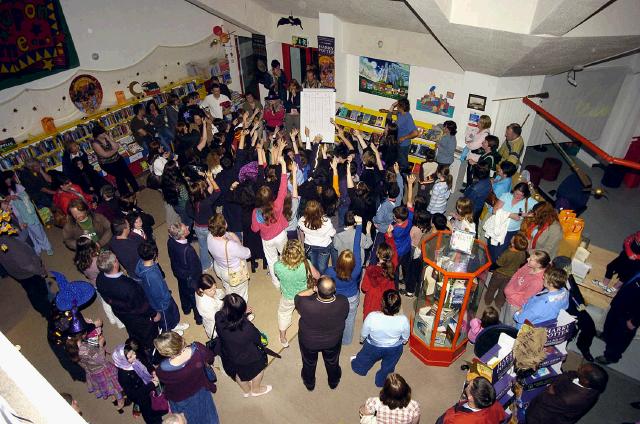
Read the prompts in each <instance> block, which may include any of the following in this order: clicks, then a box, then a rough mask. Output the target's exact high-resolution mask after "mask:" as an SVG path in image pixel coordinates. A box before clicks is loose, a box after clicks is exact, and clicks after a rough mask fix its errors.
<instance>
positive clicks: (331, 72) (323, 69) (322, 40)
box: [318, 35, 336, 88]
mask: <svg viewBox="0 0 640 424" xmlns="http://www.w3.org/2000/svg"><path fill="white" fill-rule="evenodd" d="M335 45H336V40H335V38H333V37H324V36H322V35H319V36H318V69H319V70H320V83H321V84H322V86H323V87H325V88H335V86H336V81H335V65H336V62H335V61H336V59H335Z"/></svg>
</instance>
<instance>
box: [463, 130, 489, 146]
mask: <svg viewBox="0 0 640 424" xmlns="http://www.w3.org/2000/svg"><path fill="white" fill-rule="evenodd" d="M488 135H489V130H488V129H484V130H482V131H478V129H477V128H474V130H472V131H471V132H470V133H469V134H467V136H466V137H465V139H464V142H465V144H466V146H467V147H468V148H469V150H476V149H479V148H481V147H482V142H483V141H484V139H485V138H486V137H487V136H488Z"/></svg>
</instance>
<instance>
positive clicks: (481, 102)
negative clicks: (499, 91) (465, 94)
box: [467, 94, 487, 112]
mask: <svg viewBox="0 0 640 424" xmlns="http://www.w3.org/2000/svg"><path fill="white" fill-rule="evenodd" d="M486 105H487V98H486V97H484V96H478V95H477V94H469V100H467V108H469V109H475V110H481V111H483V112H484V108H485V106H486Z"/></svg>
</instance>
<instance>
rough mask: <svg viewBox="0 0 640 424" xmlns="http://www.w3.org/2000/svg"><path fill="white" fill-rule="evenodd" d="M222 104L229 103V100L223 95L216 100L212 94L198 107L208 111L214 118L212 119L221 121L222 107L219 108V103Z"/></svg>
mask: <svg viewBox="0 0 640 424" xmlns="http://www.w3.org/2000/svg"><path fill="white" fill-rule="evenodd" d="M224 102H229V103H231V100H229V98H228V97H227V96H225V95H224V94H220V97H218V98H217V99H216V98H215V97H213V94H209V95H208V96H207V97H205V98H204V100H203V101H202V102H201V103H200V107H201V108H203V109H209V113H210V114H211V116H213V117H214V119H215V118H217V119H222V118H224V116H223V115H222V106H220V103H224Z"/></svg>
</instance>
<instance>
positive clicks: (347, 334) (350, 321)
mask: <svg viewBox="0 0 640 424" xmlns="http://www.w3.org/2000/svg"><path fill="white" fill-rule="evenodd" d="M347 300H348V301H349V315H347V319H345V320H344V333H342V344H343V345H348V344H351V341H352V340H353V328H354V327H355V324H356V313H357V312H358V304H359V303H360V293H356V294H355V295H354V296H352V297H348V298H347Z"/></svg>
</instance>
